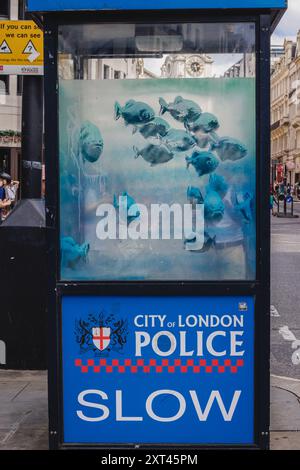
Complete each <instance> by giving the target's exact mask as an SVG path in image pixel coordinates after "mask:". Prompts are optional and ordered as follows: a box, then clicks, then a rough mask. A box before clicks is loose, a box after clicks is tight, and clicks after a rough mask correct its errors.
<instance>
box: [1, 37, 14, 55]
mask: <svg viewBox="0 0 300 470" xmlns="http://www.w3.org/2000/svg"><path fill="white" fill-rule="evenodd" d="M0 54H12V51H11V49H10V47H9V45H8V44H7V42H6V41H5V39H4V41H2V44H1V46H0Z"/></svg>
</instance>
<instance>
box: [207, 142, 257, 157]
mask: <svg viewBox="0 0 300 470" xmlns="http://www.w3.org/2000/svg"><path fill="white" fill-rule="evenodd" d="M210 150H212V151H213V150H214V151H215V152H216V154H217V155H218V157H219V158H220V159H221V160H222V161H225V160H231V161H233V162H235V161H236V160H240V159H241V158H244V157H245V156H246V155H247V152H248V151H247V147H246V146H245V145H244V144H243V143H242V142H240V141H239V140H237V139H234V138H233V137H222V138H220V139H218V141H217V142H213V143H212V144H211V146H210Z"/></svg>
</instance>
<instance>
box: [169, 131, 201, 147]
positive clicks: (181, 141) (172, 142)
mask: <svg viewBox="0 0 300 470" xmlns="http://www.w3.org/2000/svg"><path fill="white" fill-rule="evenodd" d="M162 140H163V142H164V143H165V144H166V145H167V147H168V148H169V149H170V150H172V151H174V152H183V151H185V150H189V149H191V148H192V147H194V146H195V145H196V139H195V138H194V137H193V136H191V135H190V134H189V133H188V132H186V131H183V130H181V129H169V130H168V132H167V134H166V136H165V137H164V138H163V139H162Z"/></svg>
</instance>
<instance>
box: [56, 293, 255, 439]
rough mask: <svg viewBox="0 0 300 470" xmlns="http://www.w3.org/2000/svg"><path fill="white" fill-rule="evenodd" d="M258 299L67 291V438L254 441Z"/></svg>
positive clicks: (64, 345)
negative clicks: (114, 295)
mask: <svg viewBox="0 0 300 470" xmlns="http://www.w3.org/2000/svg"><path fill="white" fill-rule="evenodd" d="M253 366H254V299H253V298H252V297H217V296H215V297H98V296H87V297H82V296H81V297H78V296H70V297H69V296H66V297H64V298H63V299H62V369H63V423H64V442H65V443H90V444H97V443H104V444H105V443H123V444H125V443H148V444H158V443H163V444H168V443H172V444H176V443H177V444H228V445H229V444H253V442H254V367H253Z"/></svg>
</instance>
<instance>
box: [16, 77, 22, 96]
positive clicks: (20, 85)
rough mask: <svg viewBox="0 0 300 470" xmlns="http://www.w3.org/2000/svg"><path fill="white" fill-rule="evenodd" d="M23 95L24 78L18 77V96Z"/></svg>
mask: <svg viewBox="0 0 300 470" xmlns="http://www.w3.org/2000/svg"><path fill="white" fill-rule="evenodd" d="M22 93H23V76H22V75H18V76H17V95H22Z"/></svg>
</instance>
